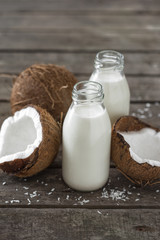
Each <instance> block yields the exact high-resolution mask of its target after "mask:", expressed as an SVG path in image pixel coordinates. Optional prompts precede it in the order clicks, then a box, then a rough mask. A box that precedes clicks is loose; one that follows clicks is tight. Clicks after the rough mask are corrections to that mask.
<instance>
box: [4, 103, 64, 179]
mask: <svg viewBox="0 0 160 240" xmlns="http://www.w3.org/2000/svg"><path fill="white" fill-rule="evenodd" d="M31 107H34V108H35V109H36V110H37V111H38V113H39V114H40V121H41V124H42V135H43V138H42V142H41V143H40V145H39V147H38V148H36V149H35V150H34V152H33V153H32V154H31V155H30V156H29V157H28V158H25V159H15V160H13V161H9V162H4V163H2V164H0V168H1V169H2V170H3V171H4V172H6V173H10V174H14V175H16V176H18V177H30V176H32V175H35V174H37V173H39V172H41V171H42V170H44V169H45V168H47V167H48V166H49V165H50V164H51V163H52V162H53V160H54V158H55V156H56V155H57V153H58V150H59V146H60V142H61V130H60V126H59V125H58V124H57V123H56V121H55V120H54V119H53V117H52V116H51V115H50V114H49V113H48V112H47V111H46V110H45V109H42V108H40V107H38V106H33V105H32V106H31Z"/></svg>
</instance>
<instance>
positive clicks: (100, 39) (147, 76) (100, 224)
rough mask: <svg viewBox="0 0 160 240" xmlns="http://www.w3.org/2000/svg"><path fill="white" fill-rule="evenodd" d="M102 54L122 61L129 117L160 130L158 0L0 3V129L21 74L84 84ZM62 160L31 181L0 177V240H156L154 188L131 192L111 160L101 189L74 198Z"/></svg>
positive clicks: (158, 191)
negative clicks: (54, 68)
mask: <svg viewBox="0 0 160 240" xmlns="http://www.w3.org/2000/svg"><path fill="white" fill-rule="evenodd" d="M102 49H114V50H118V51H120V52H122V53H123V54H124V56H125V73H126V76H127V79H128V82H129V86H130V89H131V110H130V114H131V115H134V116H137V117H139V118H140V119H142V120H144V121H146V122H148V123H151V124H153V125H155V126H157V127H160V1H159V0H152V1H151V0H135V1H131V0H114V1H112V0H101V1H97V0H93V1H88V0H81V1H77V0H76V1H74V0H61V1H58V0H52V1H50V0H45V1H44V0H34V1H33V0H14V1H13V0H0V125H1V124H2V122H3V120H4V119H5V118H6V117H8V116H9V115H10V114H11V113H10V103H9V99H10V92H11V88H12V81H13V79H14V78H15V77H16V76H17V75H18V74H19V72H20V71H22V70H23V69H25V68H26V67H28V66H30V65H31V64H33V63H56V64H59V65H65V66H66V67H67V68H68V69H69V70H71V71H72V72H73V73H74V74H75V75H76V77H77V78H78V80H84V79H88V78H89V76H90V74H91V72H92V70H93V60H94V57H95V54H96V53H97V52H98V51H100V50H102ZM61 160H62V154H61V148H60V151H59V154H58V156H57V157H56V159H55V161H54V163H53V164H52V165H51V166H50V167H49V168H48V169H46V170H45V171H44V172H42V173H40V174H38V175H37V176H34V177H32V178H29V179H17V178H16V177H13V176H8V175H6V174H4V173H0V239H2V240H5V239H9V240H13V239H14V240H17V239H23V240H28V239H45V240H48V239H55V240H68V239H73V240H74V239H77V240H80V239H84V240H102V239H104V240H105V239H107V240H117V239H120V240H123V239H126V240H128V239H131V240H135V239H136V240H141V239H145V240H147V239H149V240H159V238H160V184H157V185H153V186H148V187H137V186H135V185H134V184H133V183H131V182H129V181H128V180H127V179H126V178H125V177H124V176H123V175H122V174H121V173H120V172H119V171H117V170H116V168H115V166H114V164H113V163H112V162H111V170H110V177H109V181H108V183H107V184H106V186H104V188H102V189H100V190H99V191H96V192H91V193H81V192H76V191H73V190H71V189H69V188H68V187H67V186H66V185H65V184H64V182H63V180H62V176H61ZM116 194H117V195H116ZM119 196H120V197H119Z"/></svg>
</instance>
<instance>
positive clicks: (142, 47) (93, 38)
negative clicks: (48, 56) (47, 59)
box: [0, 27, 160, 52]
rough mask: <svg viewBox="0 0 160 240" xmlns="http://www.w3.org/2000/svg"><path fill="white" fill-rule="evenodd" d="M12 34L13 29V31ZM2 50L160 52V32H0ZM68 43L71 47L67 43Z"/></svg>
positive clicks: (91, 30)
mask: <svg viewBox="0 0 160 240" xmlns="http://www.w3.org/2000/svg"><path fill="white" fill-rule="evenodd" d="M11 31H12V30H11ZM17 39H18V41H17ZM0 42H1V44H0V50H3V51H4V50H7V51H10V50H25V51H26V50H34V51H35V50H40V51H42V50H52V51H53V50H55V51H57V50H60V51H65V52H66V51H87V52H89V51H90V52H92V51H94V52H97V51H100V50H103V49H106V48H109V49H115V50H118V51H122V50H125V51H126V50H131V49H132V50H135V51H137V50H139V51H157V50H160V33H159V32H157V33H155V32H154V31H152V30H151V31H147V32H144V31H142V30H141V31H140V32H138V31H137V30H136V31H135V32H134V31H132V32H125V31H123V30H122V29H121V30H120V32H119V31H118V30H114V31H112V30H102V29H101V30H100V29H99V27H98V28H97V30H95V28H90V29H88V30H86V29H84V28H83V30H82V29H80V30H78V31H77V30H66V31H64V30H63V31H62V30H61V31H60V32H58V31H55V30H54V31H53V30H52V31H50V30H49V31H48V32H45V33H44V32H41V31H40V32H37V30H33V32H30V31H29V32H27V31H25V32H23V31H20V32H19V31H17V30H14V32H1V33H0ZM66 43H67V44H66Z"/></svg>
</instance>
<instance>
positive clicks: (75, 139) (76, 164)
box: [62, 103, 111, 191]
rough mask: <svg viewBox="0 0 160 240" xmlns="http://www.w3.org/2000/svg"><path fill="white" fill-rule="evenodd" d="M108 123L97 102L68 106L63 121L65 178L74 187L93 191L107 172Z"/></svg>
mask: <svg viewBox="0 0 160 240" xmlns="http://www.w3.org/2000/svg"><path fill="white" fill-rule="evenodd" d="M110 139H111V125H110V120H109V117H108V113H107V111H106V110H105V109H103V107H102V106H101V105H100V104H97V103H91V104H86V105H84V104H83V105H77V106H74V107H73V108H70V109H69V111H68V113H67V115H66V118H65V121H64V124H63V162H62V173H63V179H64V181H65V182H66V183H67V184H68V185H69V186H70V187H71V188H73V189H76V190H79V191H93V190H96V189H98V188H100V187H102V186H103V185H104V184H105V183H106V181H107V179H108V175H109V167H110Z"/></svg>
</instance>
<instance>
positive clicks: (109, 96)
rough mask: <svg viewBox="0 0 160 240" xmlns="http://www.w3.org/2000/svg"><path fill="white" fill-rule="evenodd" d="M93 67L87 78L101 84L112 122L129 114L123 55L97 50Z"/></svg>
mask: <svg viewBox="0 0 160 240" xmlns="http://www.w3.org/2000/svg"><path fill="white" fill-rule="evenodd" d="M94 67H95V69H94V71H93V73H92V75H91V77H90V79H89V80H90V81H96V82H99V83H101V84H102V86H103V89H104V105H105V107H106V109H107V111H108V114H109V117H110V120H111V124H113V123H114V122H115V121H116V120H117V119H118V118H119V117H121V116H123V115H128V114H129V107H130V91H129V87H128V83H127V80H126V77H125V74H124V72H123V68H124V56H123V55H122V54H121V53H118V52H116V51H111V50H106V51H102V52H99V53H98V54H97V55H96V58H95V61H94Z"/></svg>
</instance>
